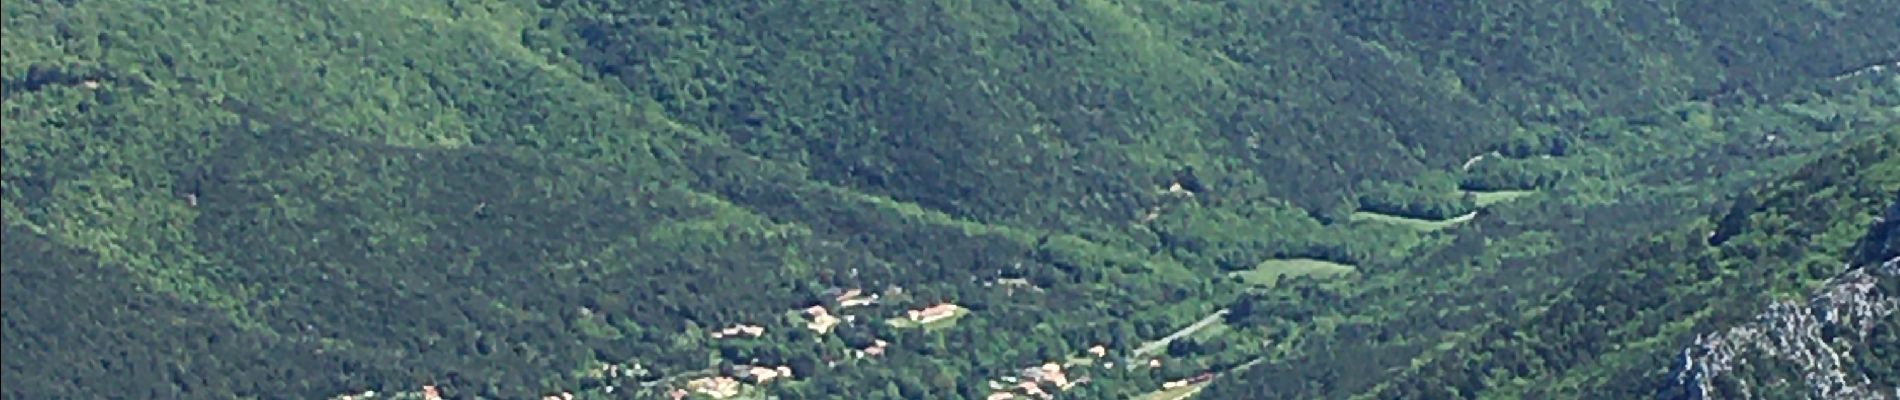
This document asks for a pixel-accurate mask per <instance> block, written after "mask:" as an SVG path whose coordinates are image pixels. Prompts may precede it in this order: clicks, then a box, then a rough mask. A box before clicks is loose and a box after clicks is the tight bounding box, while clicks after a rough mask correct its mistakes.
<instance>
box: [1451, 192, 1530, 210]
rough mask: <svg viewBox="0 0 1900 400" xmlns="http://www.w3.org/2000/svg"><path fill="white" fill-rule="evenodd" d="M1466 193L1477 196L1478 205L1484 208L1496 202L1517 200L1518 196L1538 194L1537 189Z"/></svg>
mask: <svg viewBox="0 0 1900 400" xmlns="http://www.w3.org/2000/svg"><path fill="white" fill-rule="evenodd" d="M1465 193H1470V194H1471V195H1472V196H1477V201H1478V207H1481V208H1482V207H1490V206H1492V205H1494V204H1498V203H1503V202H1507V201H1511V200H1517V199H1518V198H1522V197H1524V196H1529V195H1533V194H1537V191H1535V190H1499V191H1494V192H1474V191H1466V192H1465Z"/></svg>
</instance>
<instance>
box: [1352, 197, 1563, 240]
mask: <svg viewBox="0 0 1900 400" xmlns="http://www.w3.org/2000/svg"><path fill="white" fill-rule="evenodd" d="M1465 193H1467V194H1471V195H1472V196H1476V197H1477V203H1478V207H1479V208H1484V207H1490V206H1493V205H1497V204H1500V203H1504V202H1508V201H1511V200H1517V199H1519V198H1523V197H1525V196H1530V195H1533V194H1537V192H1536V191H1533V190H1500V191H1493V192H1476V191H1467V192H1465ZM1477 216H1478V213H1476V212H1471V213H1465V214H1464V215H1459V216H1457V217H1452V218H1449V219H1443V220H1431V219H1424V218H1412V217H1401V216H1397V215H1391V214H1381V213H1376V212H1370V211H1358V212H1354V213H1352V220H1353V221H1373V222H1383V223H1388V224H1396V225H1400V226H1405V227H1407V228H1411V229H1412V230H1416V231H1419V232H1435V231H1439V230H1443V229H1445V228H1450V227H1452V226H1455V225H1458V224H1461V223H1464V222H1465V221H1470V220H1471V219H1472V218H1476V217H1477Z"/></svg>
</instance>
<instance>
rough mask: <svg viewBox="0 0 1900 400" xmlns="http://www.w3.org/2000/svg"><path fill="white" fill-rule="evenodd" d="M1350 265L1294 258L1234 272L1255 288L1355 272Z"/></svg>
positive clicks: (1268, 261) (1263, 262) (1264, 262)
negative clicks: (1293, 280)
mask: <svg viewBox="0 0 1900 400" xmlns="http://www.w3.org/2000/svg"><path fill="white" fill-rule="evenodd" d="M1357 271H1358V268H1355V267H1353V266H1351V265H1346V264H1340V263H1336V262H1331V261H1322V260H1314V259H1307V258H1296V259H1288V260H1267V261H1262V262H1260V264H1259V265H1255V266H1254V268H1253V269H1252V270H1248V271H1236V272H1234V273H1233V274H1234V275H1236V276H1239V277H1240V279H1241V280H1242V281H1245V282H1247V284H1249V285H1255V286H1273V285H1274V284H1276V283H1278V282H1279V281H1280V279H1282V278H1291V277H1297V276H1312V277H1315V278H1327V277H1334V276H1340V275H1345V274H1350V273H1354V272H1357Z"/></svg>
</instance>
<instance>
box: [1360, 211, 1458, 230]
mask: <svg viewBox="0 0 1900 400" xmlns="http://www.w3.org/2000/svg"><path fill="white" fill-rule="evenodd" d="M1477 217H1478V213H1475V212H1473V213H1465V215H1460V216H1457V217H1453V218H1451V219H1445V220H1430V219H1423V218H1412V217H1401V216H1397V215H1391V214H1380V213H1375V212H1369V211H1355V212H1353V213H1352V217H1351V220H1352V221H1355V222H1357V221H1371V222H1383V223H1388V224H1395V225H1400V226H1404V227H1407V228H1412V229H1413V230H1416V231H1419V232H1432V231H1438V230H1442V229H1445V228H1450V227H1452V226H1453V225H1458V224H1460V223H1463V222H1465V221H1470V220H1471V219H1472V218H1477Z"/></svg>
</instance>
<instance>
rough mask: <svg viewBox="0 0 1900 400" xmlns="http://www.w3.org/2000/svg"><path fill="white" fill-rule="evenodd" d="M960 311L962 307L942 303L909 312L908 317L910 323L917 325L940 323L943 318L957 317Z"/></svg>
mask: <svg viewBox="0 0 1900 400" xmlns="http://www.w3.org/2000/svg"><path fill="white" fill-rule="evenodd" d="M962 310H963V307H962V306H958V305H956V304H951V303H943V304H938V305H934V306H930V307H925V308H924V309H922V310H910V311H909V316H910V320H911V321H916V322H917V323H919V324H928V323H932V322H937V321H942V320H944V319H945V318H950V317H952V316H955V315H957V312H958V311H962Z"/></svg>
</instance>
